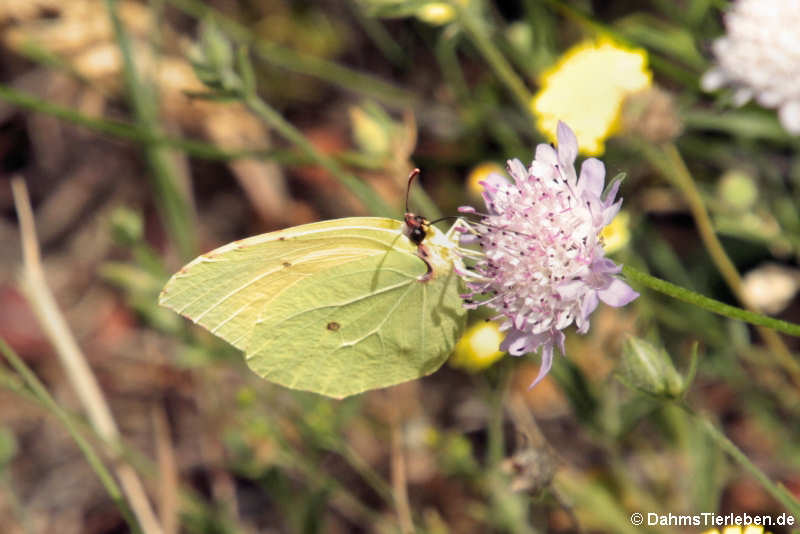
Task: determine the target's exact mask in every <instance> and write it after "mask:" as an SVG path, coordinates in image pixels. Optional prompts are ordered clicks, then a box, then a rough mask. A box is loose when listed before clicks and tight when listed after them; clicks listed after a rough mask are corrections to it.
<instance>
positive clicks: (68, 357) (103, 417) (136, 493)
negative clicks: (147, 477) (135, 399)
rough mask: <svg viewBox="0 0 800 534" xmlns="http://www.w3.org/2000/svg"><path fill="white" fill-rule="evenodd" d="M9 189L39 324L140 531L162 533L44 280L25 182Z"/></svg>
mask: <svg viewBox="0 0 800 534" xmlns="http://www.w3.org/2000/svg"><path fill="white" fill-rule="evenodd" d="M11 188H12V191H13V194H14V204H15V206H16V210H17V216H18V217H19V225H20V234H21V240H22V254H23V261H24V271H23V276H22V285H23V289H24V292H25V295H26V296H27V298H28V300H29V302H30V304H31V307H32V308H33V310H34V312H35V313H36V316H37V318H38V319H39V324H40V325H41V327H42V330H43V331H44V332H45V334H46V335H47V337H48V339H49V340H50V342H51V343H52V344H53V346H54V347H55V349H56V354H58V357H59V359H60V360H61V364H62V365H63V366H64V370H65V371H66V374H67V378H68V379H69V382H70V383H71V384H72V387H73V388H74V390H75V393H76V394H77V396H78V398H79V399H80V401H81V404H82V405H83V407H84V409H85V410H86V413H87V415H88V418H89V421H90V423H91V425H92V427H93V428H94V430H95V431H96V432H97V434H98V435H99V436H100V437H101V438H102V439H103V440H104V441H105V442H106V443H107V444H109V445H110V450H111V454H112V455H113V456H114V470H115V472H116V474H117V477H118V478H119V482H120V485H121V486H122V489H123V492H124V493H125V496H126V498H127V499H128V502H129V504H130V506H131V510H132V511H133V513H134V515H135V516H136V519H137V521H138V522H139V525H140V527H141V529H142V531H143V532H144V533H145V534H161V533H162V529H161V525H160V524H159V523H158V521H157V519H156V516H155V514H154V513H153V510H152V508H151V506H150V503H149V501H148V500H147V495H146V493H145V491H144V486H143V485H142V482H141V480H140V479H139V476H138V475H137V474H136V471H135V470H134V469H133V468H132V467H131V466H130V464H128V463H127V461H126V460H125V459H124V458H123V457H122V456H121V454H120V452H119V451H120V447H119V442H120V433H119V429H118V428H117V425H116V423H115V422H114V418H113V416H112V414H111V410H110V408H109V407H108V403H107V402H106V399H105V397H104V396H103V392H102V390H101V389H100V386H99V385H98V383H97V379H96V378H95V376H94V374H93V373H92V370H91V368H90V367H89V364H88V363H87V362H86V358H85V357H84V355H83V353H82V352H81V349H80V347H78V344H77V342H76V341H75V337H74V336H73V335H72V332H71V331H70V329H69V326H68V325H67V322H66V320H65V319H64V317H63V316H62V315H61V312H60V310H59V309H58V305H57V303H56V301H55V298H54V297H53V294H52V292H51V291H50V288H49V286H48V285H47V281H46V280H45V276H44V270H43V269H42V263H41V255H40V252H39V245H38V241H37V238H36V228H35V226H34V220H33V210H32V209H31V204H30V199H29V197H28V189H27V187H26V186H25V182H24V181H23V180H22V178H19V177H15V178H13V179H12V181H11Z"/></svg>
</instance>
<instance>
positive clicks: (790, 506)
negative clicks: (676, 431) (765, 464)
mask: <svg viewBox="0 0 800 534" xmlns="http://www.w3.org/2000/svg"><path fill="white" fill-rule="evenodd" d="M683 408H684V409H685V410H686V411H687V413H689V414H690V415H691V416H692V417H694V418H695V420H697V422H698V423H699V424H700V427H701V428H702V429H703V430H704V431H705V433H706V434H707V435H708V436H709V437H710V438H711V439H712V440H713V441H714V442H715V443H716V444H717V445H718V446H719V448H720V449H722V450H723V451H725V452H726V453H728V454H729V455H730V456H731V458H733V459H734V461H736V462H737V463H738V464H739V465H741V466H742V467H743V468H744V469H745V471H747V472H748V473H750V474H751V475H752V476H753V478H755V479H756V480H757V481H758V483H759V484H761V487H762V488H764V490H766V492H767V493H769V494H770V495H771V496H772V497H773V498H774V499H775V500H776V501H778V502H779V503H781V505H783V507H784V508H786V510H788V511H789V512H790V513H791V514H792V515H793V516H794V517H800V501H798V500H797V499H796V498H795V497H794V495H792V494H791V493H790V492H789V491H788V490H787V489H786V488H785V487H784V486H783V485H782V484H779V483H776V482H773V481H772V480H770V479H769V477H768V476H767V475H766V474H764V472H763V471H761V469H759V468H758V467H757V466H756V465H755V464H754V463H753V462H751V461H750V459H749V458H748V457H747V456H746V455H745V454H744V453H743V452H742V451H741V450H740V449H739V447H737V446H736V444H735V443H734V442H732V441H731V440H730V439H728V437H727V436H726V435H725V434H723V433H722V431H721V430H720V429H718V428H717V427H716V426H714V424H713V423H712V422H711V421H709V420H708V419H706V418H704V417H701V416H700V415H698V414H696V413H694V412H693V411H692V410H691V409H690V408H688V407H687V406H683Z"/></svg>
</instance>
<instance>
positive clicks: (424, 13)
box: [417, 2, 456, 26]
mask: <svg viewBox="0 0 800 534" xmlns="http://www.w3.org/2000/svg"><path fill="white" fill-rule="evenodd" d="M417 18H418V19H419V20H421V21H422V22H427V23H428V24H432V25H434V26H441V25H442V24H447V23H448V22H450V21H451V20H453V19H454V18H456V10H455V9H453V6H451V5H450V4H448V3H447V2H431V3H429V4H425V5H424V6H422V7H421V8H419V11H417Z"/></svg>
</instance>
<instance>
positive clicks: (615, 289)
mask: <svg viewBox="0 0 800 534" xmlns="http://www.w3.org/2000/svg"><path fill="white" fill-rule="evenodd" d="M597 296H598V297H599V298H600V300H602V301H603V302H605V303H606V304H608V305H609V306H614V307H615V308H618V307H620V306H625V305H626V304H628V303H629V302H631V301H633V300H634V299H635V298H636V297H638V296H639V293H637V292H636V291H634V290H633V288H632V287H631V286H629V285H628V284H626V283H625V282H623V281H622V280H620V279H619V278H614V279H613V280H612V281H611V283H610V284H609V285H608V287H606V288H605V289H601V290H599V291H598V292H597Z"/></svg>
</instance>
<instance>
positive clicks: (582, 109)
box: [531, 39, 652, 156]
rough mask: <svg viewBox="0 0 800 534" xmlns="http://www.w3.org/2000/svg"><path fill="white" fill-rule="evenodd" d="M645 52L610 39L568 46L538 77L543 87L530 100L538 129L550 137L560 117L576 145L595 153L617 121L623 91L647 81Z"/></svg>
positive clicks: (643, 86)
mask: <svg viewBox="0 0 800 534" xmlns="http://www.w3.org/2000/svg"><path fill="white" fill-rule="evenodd" d="M651 82H652V73H651V72H650V70H649V69H648V68H647V53H646V52H645V51H644V50H640V49H630V48H626V47H624V46H622V45H620V44H617V43H614V42H613V41H610V40H608V39H600V40H598V41H587V42H584V43H581V44H578V45H575V46H573V47H572V48H570V49H569V50H568V51H567V52H566V53H565V54H564V55H563V56H561V59H560V60H559V61H558V62H557V63H556V64H555V65H553V66H552V67H551V68H550V69H548V70H547V71H545V72H544V73H543V74H542V77H541V90H540V91H539V92H538V93H537V94H536V96H535V97H534V98H533V100H532V101H531V108H532V110H533V112H534V114H535V115H536V117H537V119H538V122H539V129H540V130H541V131H542V132H543V133H544V134H546V135H547V136H548V137H549V138H550V139H551V140H552V141H555V140H556V127H557V126H558V121H559V120H562V121H564V122H565V123H567V124H568V125H569V127H570V128H572V129H573V131H574V132H575V135H576V136H577V137H578V148H579V150H580V151H581V152H582V153H584V154H587V155H590V156H596V155H599V154H602V153H603V151H604V150H605V144H604V143H605V140H606V139H607V138H608V137H609V136H610V135H612V134H613V133H615V132H616V131H617V129H618V127H619V119H620V110H621V108H622V102H623V100H624V99H625V97H626V96H628V95H630V94H632V93H635V92H637V91H641V90H643V89H646V88H648V87H650V85H651Z"/></svg>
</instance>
